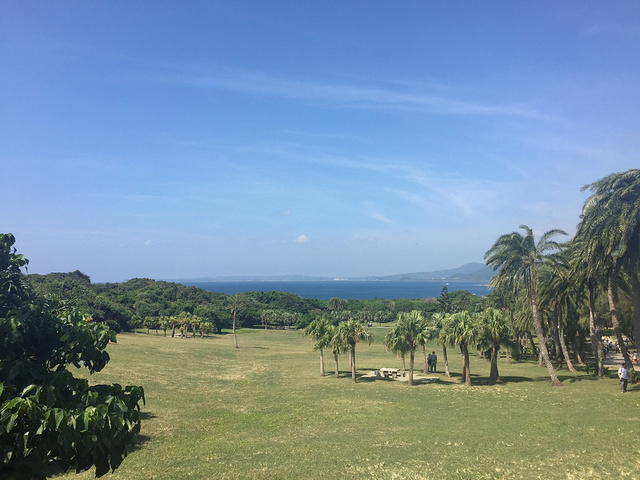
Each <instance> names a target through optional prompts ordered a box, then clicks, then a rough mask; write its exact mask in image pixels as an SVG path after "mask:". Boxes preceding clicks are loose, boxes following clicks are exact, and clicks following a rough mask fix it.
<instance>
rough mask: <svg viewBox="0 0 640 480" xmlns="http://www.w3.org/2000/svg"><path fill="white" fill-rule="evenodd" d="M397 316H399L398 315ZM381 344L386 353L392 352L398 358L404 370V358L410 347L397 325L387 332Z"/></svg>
mask: <svg viewBox="0 0 640 480" xmlns="http://www.w3.org/2000/svg"><path fill="white" fill-rule="evenodd" d="M398 315H401V314H400V313H399V314H398ZM382 344H383V345H384V346H385V348H386V349H387V350H388V351H390V352H393V353H395V354H396V355H398V356H399V357H400V360H401V361H402V369H403V370H406V369H407V367H406V364H405V356H406V355H407V353H408V352H409V349H410V347H409V344H408V343H407V339H406V338H405V337H404V335H403V334H402V331H401V328H400V326H399V325H398V324H396V325H395V327H393V328H392V329H391V330H389V331H388V332H387V334H386V335H385V336H384V339H383V340H382Z"/></svg>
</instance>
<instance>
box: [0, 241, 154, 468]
mask: <svg viewBox="0 0 640 480" xmlns="http://www.w3.org/2000/svg"><path fill="white" fill-rule="evenodd" d="M14 243H15V239H14V237H13V235H11V234H0V453H1V455H0V459H1V460H0V478H3V479H7V480H22V479H24V480H27V479H29V480H32V479H45V478H47V477H49V476H51V475H53V474H56V473H59V472H63V471H67V470H69V469H74V470H75V471H76V472H80V471H83V470H88V469H90V468H92V467H93V466H95V474H96V476H97V477H100V476H102V475H104V474H105V473H107V472H108V471H109V470H112V471H113V470H115V469H116V468H118V466H120V464H121V463H122V461H123V459H124V457H125V456H126V454H127V449H128V448H131V447H133V445H134V444H135V442H136V437H137V434H138V432H139V431H140V413H139V405H140V402H144V391H143V389H142V387H135V386H127V387H121V386H120V385H117V384H115V385H94V386H89V383H88V381H87V380H85V379H78V378H75V377H74V376H73V375H72V373H71V371H70V370H69V369H68V367H69V366H70V365H73V366H75V367H85V368H87V369H88V370H89V372H90V373H94V372H98V371H100V370H102V369H103V368H104V367H105V365H106V364H107V362H108V361H109V354H108V353H107V352H106V350H105V348H106V346H107V344H108V343H109V342H114V341H115V333H114V332H113V331H112V330H110V329H109V328H108V327H107V326H106V325H104V324H102V323H97V322H93V321H91V318H90V317H86V316H84V315H82V314H80V313H78V312H76V311H72V312H69V311H65V310H64V309H61V308H60V305H59V304H57V303H56V302H53V301H51V300H47V299H46V298H43V297H39V296H36V295H34V294H31V293H30V292H29V290H28V289H27V288H26V287H25V284H24V282H23V278H22V273H21V271H20V268H21V267H24V266H25V265H26V264H27V261H26V259H24V258H23V257H22V256H21V255H18V254H16V252H15V249H14V248H13V244H14Z"/></svg>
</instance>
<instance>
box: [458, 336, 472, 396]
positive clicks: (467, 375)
mask: <svg viewBox="0 0 640 480" xmlns="http://www.w3.org/2000/svg"><path fill="white" fill-rule="evenodd" d="M460 350H462V378H463V380H464V383H465V385H466V386H467V387H470V386H471V371H470V369H469V347H467V344H466V343H464V342H463V343H461V344H460Z"/></svg>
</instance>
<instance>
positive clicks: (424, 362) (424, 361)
mask: <svg viewBox="0 0 640 480" xmlns="http://www.w3.org/2000/svg"><path fill="white" fill-rule="evenodd" d="M421 346H422V373H427V347H426V345H425V344H424V343H423V344H422V345H421Z"/></svg>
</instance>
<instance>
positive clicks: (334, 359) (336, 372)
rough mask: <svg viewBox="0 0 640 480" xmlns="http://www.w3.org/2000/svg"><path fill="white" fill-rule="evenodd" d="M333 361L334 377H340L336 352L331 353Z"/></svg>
mask: <svg viewBox="0 0 640 480" xmlns="http://www.w3.org/2000/svg"><path fill="white" fill-rule="evenodd" d="M333 363H334V364H335V367H336V370H335V377H336V378H339V377H340V371H339V370H338V354H337V353H334V354H333Z"/></svg>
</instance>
